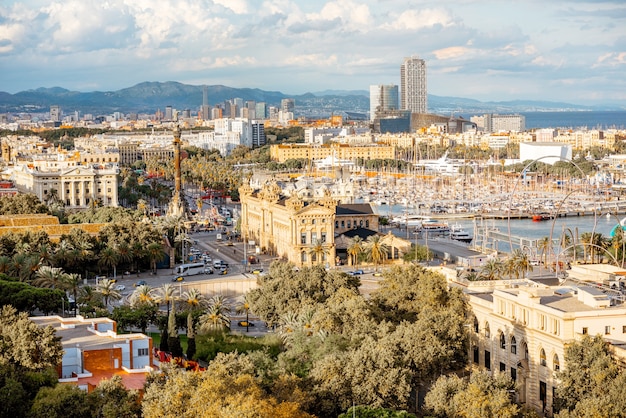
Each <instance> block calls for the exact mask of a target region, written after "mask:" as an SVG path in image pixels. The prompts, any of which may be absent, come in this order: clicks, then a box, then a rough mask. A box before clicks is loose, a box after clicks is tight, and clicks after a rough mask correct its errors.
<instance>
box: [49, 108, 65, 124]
mask: <svg viewBox="0 0 626 418" xmlns="http://www.w3.org/2000/svg"><path fill="white" fill-rule="evenodd" d="M61 116H62V113H61V106H50V120H51V121H52V122H61Z"/></svg>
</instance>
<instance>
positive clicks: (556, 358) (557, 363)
mask: <svg viewBox="0 0 626 418" xmlns="http://www.w3.org/2000/svg"><path fill="white" fill-rule="evenodd" d="M552 363H553V364H554V371H555V372H558V371H559V370H561V362H560V361H559V356H557V355H556V354H555V355H554V358H553V359H552Z"/></svg>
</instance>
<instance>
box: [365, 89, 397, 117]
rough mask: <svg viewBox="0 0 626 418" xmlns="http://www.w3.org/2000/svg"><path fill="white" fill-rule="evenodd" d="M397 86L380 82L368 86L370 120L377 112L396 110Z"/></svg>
mask: <svg viewBox="0 0 626 418" xmlns="http://www.w3.org/2000/svg"><path fill="white" fill-rule="evenodd" d="M398 104H399V101H398V86H396V85H395V84H381V85H372V86H370V120H371V121H373V120H374V119H375V118H376V113H377V112H384V111H388V110H398Z"/></svg>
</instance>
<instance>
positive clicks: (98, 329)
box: [30, 315, 154, 392]
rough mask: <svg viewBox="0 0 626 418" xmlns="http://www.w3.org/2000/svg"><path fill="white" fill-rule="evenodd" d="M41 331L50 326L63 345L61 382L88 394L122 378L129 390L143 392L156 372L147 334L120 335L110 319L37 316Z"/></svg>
mask: <svg viewBox="0 0 626 418" xmlns="http://www.w3.org/2000/svg"><path fill="white" fill-rule="evenodd" d="M30 319H31V320H32V321H33V322H35V323H36V324H37V325H38V326H40V327H45V326H51V327H53V328H54V330H55V333H56V335H57V337H59V338H61V344H62V345H63V351H64V352H63V358H62V360H61V364H59V366H58V367H57V371H58V373H59V382H60V383H67V384H73V385H76V386H78V387H79V388H81V389H83V390H86V391H88V392H90V391H92V390H93V389H94V388H95V387H96V386H98V383H100V381H101V380H103V379H111V378H112V377H113V376H120V377H121V378H122V383H123V384H124V386H126V387H127V388H128V389H136V390H143V387H144V384H145V381H146V376H147V375H148V373H149V372H150V371H152V370H153V367H154V360H153V357H152V338H150V337H148V336H146V335H144V334H120V335H118V334H117V323H116V322H115V321H113V320H112V319H110V318H91V319H88V318H84V317H82V316H80V315H78V316H76V317H72V318H62V317H60V316H36V317H31V318H30Z"/></svg>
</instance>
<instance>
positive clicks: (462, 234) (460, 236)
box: [450, 225, 473, 244]
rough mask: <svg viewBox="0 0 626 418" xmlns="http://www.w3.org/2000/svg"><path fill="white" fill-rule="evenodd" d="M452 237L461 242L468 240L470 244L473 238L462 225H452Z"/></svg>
mask: <svg viewBox="0 0 626 418" xmlns="http://www.w3.org/2000/svg"><path fill="white" fill-rule="evenodd" d="M450 238H451V239H454V240H457V241H461V242H467V243H468V244H469V243H470V242H472V239H473V238H472V237H471V236H470V234H468V233H467V231H465V230H464V229H463V227H461V226H460V225H453V226H452V229H451V230H450Z"/></svg>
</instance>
